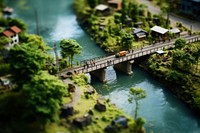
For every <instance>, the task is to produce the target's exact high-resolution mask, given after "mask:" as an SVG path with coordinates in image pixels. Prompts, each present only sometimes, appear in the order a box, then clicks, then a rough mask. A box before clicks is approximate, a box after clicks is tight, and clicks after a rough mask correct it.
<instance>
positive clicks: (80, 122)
mask: <svg viewBox="0 0 200 133" xmlns="http://www.w3.org/2000/svg"><path fill="white" fill-rule="evenodd" d="M91 123H92V117H91V116H90V115H88V114H85V115H84V116H83V117H79V118H75V119H74V120H73V124H74V125H76V126H77V127H79V128H83V127H84V126H88V125H90V124H91Z"/></svg>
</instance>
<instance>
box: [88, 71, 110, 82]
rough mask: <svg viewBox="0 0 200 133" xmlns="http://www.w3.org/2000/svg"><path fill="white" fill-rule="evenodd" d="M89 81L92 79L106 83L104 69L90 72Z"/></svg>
mask: <svg viewBox="0 0 200 133" xmlns="http://www.w3.org/2000/svg"><path fill="white" fill-rule="evenodd" d="M90 75H91V79H92V78H93V77H95V78H97V79H99V80H100V81H101V82H103V83H106V82H107V81H106V67H105V68H101V69H98V70H95V71H92V72H90Z"/></svg>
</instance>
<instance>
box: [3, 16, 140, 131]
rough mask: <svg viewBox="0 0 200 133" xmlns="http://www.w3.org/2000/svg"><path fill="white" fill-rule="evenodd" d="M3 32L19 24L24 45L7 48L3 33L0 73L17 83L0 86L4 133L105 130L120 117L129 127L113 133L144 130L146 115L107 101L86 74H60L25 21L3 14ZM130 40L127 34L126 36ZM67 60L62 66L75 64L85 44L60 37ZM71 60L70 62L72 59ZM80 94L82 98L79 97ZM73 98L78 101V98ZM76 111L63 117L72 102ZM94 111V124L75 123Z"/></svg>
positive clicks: (92, 116) (63, 59) (20, 43)
mask: <svg viewBox="0 0 200 133" xmlns="http://www.w3.org/2000/svg"><path fill="white" fill-rule="evenodd" d="M0 24H1V27H0V29H1V32H2V31H3V30H4V29H7V28H9V27H10V26H13V25H16V26H18V27H19V28H20V29H21V30H22V32H21V33H20V34H19V40H20V42H19V44H18V45H15V46H13V47H11V48H10V49H9V50H7V49H6V52H7V54H8V56H7V57H6V56H4V51H5V49H4V45H5V44H7V43H8V42H9V41H10V39H8V38H6V37H4V36H2V37H1V40H0V52H1V55H0V62H1V64H0V76H7V75H9V80H10V82H11V83H12V84H11V87H10V88H8V89H5V88H0V108H1V110H0V118H1V119H0V125H1V127H0V132H10V133H13V132H20V133H21V132H29V133H40V132H41V133H43V132H47V133H55V132H72V133H83V132H84V133H85V132H88V133H94V132H98V133H103V132H104V129H105V128H106V127H107V126H108V125H110V124H111V123H112V121H113V120H114V119H115V118H116V117H119V116H124V117H125V118H126V119H127V123H128V124H127V126H128V128H127V127H126V128H125V127H123V126H121V125H120V124H119V125H118V124H116V125H115V126H114V128H113V132H127V133H129V132H130V133H132V132H144V128H143V124H144V121H143V119H139V118H138V119H137V120H136V121H134V120H133V119H132V118H130V117H129V116H126V115H125V113H124V112H123V111H121V110H119V109H117V107H115V106H114V105H112V104H111V103H110V102H109V101H110V100H109V99H103V98H101V96H100V95H98V94H97V93H96V92H95V90H94V89H92V90H93V91H94V92H92V93H90V92H88V89H89V90H91V88H92V87H91V86H90V85H89V84H88V78H87V76H85V75H74V76H73V77H71V79H65V80H60V79H59V78H58V77H56V73H57V72H58V66H57V65H56V64H55V62H54V60H55V59H54V58H53V57H52V56H51V55H50V54H49V53H48V50H49V49H50V48H49V47H48V46H47V45H46V43H45V42H44V41H43V38H42V37H41V36H38V35H33V34H27V33H26V24H24V22H22V21H21V20H19V19H14V18H10V19H5V18H3V17H1V18H0ZM126 38H130V39H131V37H130V36H129V35H126V34H124V39H126ZM60 47H61V55H62V58H61V59H58V62H57V61H56V63H59V67H60V68H65V67H69V66H71V65H72V61H73V57H74V56H75V55H76V54H80V52H81V46H80V45H79V44H78V43H77V42H76V41H75V40H72V39H69V40H66V39H63V40H61V41H60ZM67 59H68V60H67ZM68 84H73V85H74V86H75V87H76V92H69V90H68ZM77 94H78V96H76V95H77ZM74 99H78V100H77V101H76V100H74ZM74 101H76V103H74V104H73V105H72V107H73V109H74V111H73V115H72V116H67V117H62V116H61V114H62V109H63V107H64V106H68V105H70V104H71V102H74ZM97 101H101V103H102V104H103V105H104V106H105V107H106V111H104V112H101V111H98V110H97V109H95V104H96V103H97ZM86 114H89V115H90V116H91V118H92V122H91V123H90V125H88V126H85V127H82V128H80V127H79V126H78V127H77V126H76V125H75V124H74V119H75V118H79V117H83V116H85V115H86Z"/></svg>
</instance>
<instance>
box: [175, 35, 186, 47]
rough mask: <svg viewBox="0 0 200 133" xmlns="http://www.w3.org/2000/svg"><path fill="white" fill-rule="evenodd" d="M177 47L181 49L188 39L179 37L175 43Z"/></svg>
mask: <svg viewBox="0 0 200 133" xmlns="http://www.w3.org/2000/svg"><path fill="white" fill-rule="evenodd" d="M174 45H175V48H176V49H181V48H183V47H184V46H185V45H186V40H185V39H183V38H179V39H177V40H176V41H175V43H174Z"/></svg>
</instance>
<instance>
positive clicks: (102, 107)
mask: <svg viewBox="0 0 200 133" xmlns="http://www.w3.org/2000/svg"><path fill="white" fill-rule="evenodd" d="M94 107H95V109H96V110H98V111H100V112H104V111H106V105H104V104H102V103H101V102H100V101H99V100H97V103H96V104H95V106H94Z"/></svg>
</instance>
